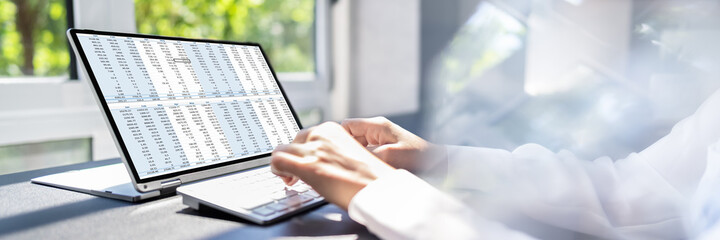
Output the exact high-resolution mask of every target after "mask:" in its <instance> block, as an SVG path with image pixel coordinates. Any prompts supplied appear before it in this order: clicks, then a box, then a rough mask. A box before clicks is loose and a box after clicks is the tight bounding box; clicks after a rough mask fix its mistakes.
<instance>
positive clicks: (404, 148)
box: [342, 117, 447, 173]
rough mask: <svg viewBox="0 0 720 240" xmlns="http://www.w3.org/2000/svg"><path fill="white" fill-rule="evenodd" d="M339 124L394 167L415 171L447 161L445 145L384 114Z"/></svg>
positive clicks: (348, 120) (427, 168)
mask: <svg viewBox="0 0 720 240" xmlns="http://www.w3.org/2000/svg"><path fill="white" fill-rule="evenodd" d="M342 126H343V127H344V128H345V130H347V131H348V132H349V133H350V135H352V136H353V137H354V138H355V139H356V140H357V141H358V142H359V143H360V144H362V145H363V146H365V147H367V148H368V150H370V151H371V152H372V153H373V154H375V155H376V156H377V157H379V158H380V159H381V160H383V161H385V162H387V163H388V164H390V166H393V167H395V168H402V169H406V170H408V171H410V172H414V173H418V172H423V171H426V170H429V168H432V167H434V166H436V165H438V163H440V162H446V161H447V160H446V153H445V147H443V146H438V145H435V144H432V143H429V142H427V141H425V140H423V139H422V138H420V137H418V136H416V135H415V134H412V133H411V132H409V131H407V130H405V129H403V128H402V127H400V126H398V125H396V124H394V123H393V122H391V121H389V120H387V119H386V118H384V117H375V118H358V119H347V120H345V121H343V122H342Z"/></svg>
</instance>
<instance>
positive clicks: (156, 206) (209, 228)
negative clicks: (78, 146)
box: [0, 159, 376, 239]
mask: <svg viewBox="0 0 720 240" xmlns="http://www.w3.org/2000/svg"><path fill="white" fill-rule="evenodd" d="M118 162H120V160H119V159H112V160H104V161H96V162H87V163H80V164H75V165H69V166H63V167H56V168H49V169H42V170H35V171H29V172H22V173H14V174H8V175H2V176H0V238H3V239H4V238H7V239H47V238H52V239H55V238H63V239H70V238H72V239H77V238H98V237H101V238H122V239H137V238H142V239H147V238H163V239H197V238H213V239H225V238H227V239H268V238H283V239H285V238H286V237H289V238H292V237H294V236H302V237H321V238H324V237H332V238H333V239H336V238H341V239H376V237H375V236H374V235H372V234H371V233H369V232H368V231H367V229H366V228H365V227H364V226H362V225H360V224H357V223H355V222H353V221H352V220H350V218H349V217H348V215H347V213H346V212H345V211H343V210H342V209H340V208H338V207H336V206H335V205H332V204H327V205H324V206H322V207H319V208H317V209H315V210H312V211H309V212H306V213H303V214H300V215H298V216H295V217H292V218H290V219H288V220H285V221H282V222H279V223H276V224H273V225H270V226H258V225H255V224H253V223H250V222H247V221H245V220H242V219H240V218H236V217H234V216H231V215H228V214H225V213H222V212H219V211H215V210H212V209H202V210H201V211H195V210H193V209H190V208H188V207H187V206H185V205H183V204H182V199H181V198H180V196H173V197H169V198H165V199H159V200H155V201H149V202H144V203H139V204H132V203H127V202H122V201H118V200H113V199H106V198H100V197H95V196H92V195H88V194H83V193H77V192H72V191H67V190H62V189H58V188H53V187H47V186H42V185H36V184H31V183H30V179H32V178H34V177H39V176H44V175H47V174H53V173H59V172H63V171H69V170H76V169H83V168H88V167H96V166H103V165H108V164H113V163H118Z"/></svg>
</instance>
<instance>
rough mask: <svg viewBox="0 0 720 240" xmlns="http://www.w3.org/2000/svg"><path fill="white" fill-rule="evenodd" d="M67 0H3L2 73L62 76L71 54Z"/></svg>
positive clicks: (0, 7) (0, 3) (0, 24)
mask: <svg viewBox="0 0 720 240" xmlns="http://www.w3.org/2000/svg"><path fill="white" fill-rule="evenodd" d="M65 29H67V22H66V9H65V1H64V0H11V1H9V0H0V76H23V75H34V76H58V75H63V74H66V73H67V72H68V65H69V63H70V54H69V52H68V48H67V42H66V41H65Z"/></svg>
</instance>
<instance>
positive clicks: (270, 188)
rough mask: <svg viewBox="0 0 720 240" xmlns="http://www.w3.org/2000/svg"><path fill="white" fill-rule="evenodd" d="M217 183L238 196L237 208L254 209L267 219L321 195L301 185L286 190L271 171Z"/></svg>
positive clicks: (232, 176)
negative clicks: (271, 215) (273, 214)
mask: <svg viewBox="0 0 720 240" xmlns="http://www.w3.org/2000/svg"><path fill="white" fill-rule="evenodd" d="M218 180H219V181H220V182H219V183H217V184H219V185H220V186H219V187H222V188H224V189H232V191H233V192H237V193H245V192H247V193H250V194H238V195H239V196H238V197H237V199H236V201H237V202H236V204H237V205H236V206H239V207H241V208H244V209H253V212H255V213H257V214H260V215H263V216H266V215H270V214H272V213H274V212H277V211H283V210H286V209H289V208H291V207H296V206H301V205H302V204H303V203H305V202H309V201H310V200H313V199H315V198H318V197H320V195H319V194H318V193H317V192H315V191H314V190H312V188H311V187H310V186H309V185H307V184H306V183H304V182H302V181H298V182H297V183H296V184H295V185H293V186H286V185H285V183H284V182H283V181H282V179H281V178H280V177H278V176H276V175H275V174H273V173H272V172H270V168H269V167H265V168H260V169H256V170H251V171H248V172H244V173H239V174H233V175H230V176H227V177H223V178H221V179H218Z"/></svg>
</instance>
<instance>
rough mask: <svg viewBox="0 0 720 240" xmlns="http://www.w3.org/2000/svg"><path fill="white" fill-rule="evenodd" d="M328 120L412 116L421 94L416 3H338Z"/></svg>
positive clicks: (401, 0) (374, 0) (371, 0)
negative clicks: (409, 114) (407, 114)
mask: <svg viewBox="0 0 720 240" xmlns="http://www.w3.org/2000/svg"><path fill="white" fill-rule="evenodd" d="M333 14H334V16H333V25H334V26H333V30H334V33H333V44H334V48H333V49H334V69H333V70H334V72H335V74H334V77H335V79H334V89H333V95H332V99H333V100H332V104H333V113H334V114H333V119H335V120H340V119H342V118H345V117H348V116H350V117H368V116H376V115H396V114H405V113H413V112H416V111H417V110H418V109H419V93H420V80H419V79H420V70H419V66H420V60H419V58H420V38H419V37H420V26H419V24H420V1H419V0H396V1H383V0H363V1H350V0H341V1H338V2H337V3H336V4H335V6H334V9H333Z"/></svg>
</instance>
